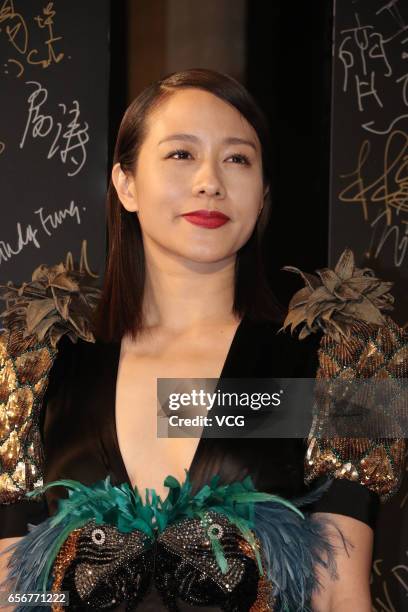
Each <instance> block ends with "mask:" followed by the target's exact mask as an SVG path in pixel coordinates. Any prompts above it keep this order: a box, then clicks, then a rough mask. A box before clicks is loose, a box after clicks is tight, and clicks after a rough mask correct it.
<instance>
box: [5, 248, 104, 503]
mask: <svg viewBox="0 0 408 612" xmlns="http://www.w3.org/2000/svg"><path fill="white" fill-rule="evenodd" d="M96 277H97V276H96V275H95V274H93V273H92V272H91V271H90V270H89V266H88V263H87V257H86V241H84V242H83V244H82V251H81V261H80V265H79V269H75V268H74V264H73V259H72V255H71V253H68V254H67V257H66V261H65V264H64V263H59V264H57V265H55V266H52V267H47V266H45V265H41V266H39V267H38V268H36V270H34V272H33V275H32V280H31V282H29V283H23V284H22V285H21V287H15V286H14V285H13V283H12V282H9V283H7V285H0V287H1V288H2V289H3V291H4V294H3V299H4V300H5V302H6V310H4V311H3V312H2V313H1V314H0V317H1V320H2V327H3V330H2V332H1V333H0V503H2V504H8V503H13V502H16V501H18V500H21V499H23V498H24V496H25V493H26V492H28V491H32V490H33V489H35V488H37V487H41V486H42V484H43V480H42V464H43V451H42V447H41V436H40V430H39V422H40V419H39V417H40V412H41V403H42V399H43V396H44V393H45V391H46V388H47V385H48V376H49V373H50V370H51V367H52V364H53V362H54V360H55V358H56V356H57V352H58V349H57V343H58V340H59V339H60V338H61V337H62V336H63V335H68V336H69V338H70V339H71V341H72V342H76V341H77V339H78V338H81V339H83V340H85V341H88V342H94V336H93V334H92V330H91V323H90V321H91V313H92V311H93V310H94V308H95V306H96V303H97V301H98V299H99V296H100V289H98V288H97V287H93V286H92V282H91V281H92V280H93V279H95V278H96Z"/></svg>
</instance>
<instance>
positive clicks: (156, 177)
mask: <svg viewBox="0 0 408 612" xmlns="http://www.w3.org/2000/svg"><path fill="white" fill-rule="evenodd" d="M189 185H190V183H189V180H188V177H187V176H186V173H182V172H180V170H178V169H177V168H173V169H172V168H171V167H170V164H169V165H166V164H163V166H161V165H160V164H159V165H155V166H154V167H150V168H149V169H146V171H145V172H144V173H143V174H142V176H141V179H140V181H139V182H138V185H137V196H138V200H139V209H140V211H143V213H144V214H145V215H147V214H150V213H153V212H157V211H158V210H159V209H160V210H161V212H164V211H168V213H169V218H170V216H171V213H173V214H174V213H175V212H176V213H177V212H178V208H180V203H181V201H182V200H181V198H182V196H184V195H185V194H186V193H187V192H188V189H189Z"/></svg>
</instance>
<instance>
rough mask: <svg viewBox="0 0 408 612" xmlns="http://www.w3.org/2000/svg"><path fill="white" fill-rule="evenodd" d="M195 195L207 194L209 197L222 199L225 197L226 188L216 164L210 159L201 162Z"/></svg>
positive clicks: (195, 183) (195, 185) (196, 179)
mask: <svg viewBox="0 0 408 612" xmlns="http://www.w3.org/2000/svg"><path fill="white" fill-rule="evenodd" d="M193 195H194V196H196V197H202V196H206V197H209V198H217V199H222V198H224V197H225V189H224V186H223V184H222V180H221V179H220V177H219V174H218V172H217V169H216V167H215V164H213V163H212V162H210V161H208V162H206V163H203V164H201V166H200V169H199V170H198V172H197V173H196V175H195V180H194V186H193Z"/></svg>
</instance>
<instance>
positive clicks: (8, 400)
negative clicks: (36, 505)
mask: <svg viewBox="0 0 408 612" xmlns="http://www.w3.org/2000/svg"><path fill="white" fill-rule="evenodd" d="M56 354H57V351H56V349H53V348H51V347H50V346H48V345H47V344H41V343H39V342H38V340H37V339H36V338H35V337H33V336H29V337H26V338H24V336H23V332H22V330H21V329H12V330H10V331H8V330H7V331H4V332H3V333H2V334H1V335H0V503H2V504H10V503H14V502H16V501H19V500H21V499H23V498H24V496H25V493H26V492H27V491H32V490H34V489H36V488H38V487H41V486H42V484H43V473H42V465H43V450H42V444H41V436H40V431H39V417H40V411H41V402H42V398H43V396H44V393H45V390H46V388H47V385H48V374H49V371H50V369H51V366H52V364H53V361H54V359H55V357H56Z"/></svg>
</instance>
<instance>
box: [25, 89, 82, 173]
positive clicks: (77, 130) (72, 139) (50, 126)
mask: <svg viewBox="0 0 408 612" xmlns="http://www.w3.org/2000/svg"><path fill="white" fill-rule="evenodd" d="M26 84H27V85H34V86H35V90H34V91H33V92H32V93H31V94H30V95H29V96H28V98H27V102H28V115H27V121H26V125H25V129H24V133H23V136H22V138H21V141H20V148H21V149H22V148H24V145H25V143H26V140H27V137H28V135H29V134H30V135H31V137H32V138H33V139H36V138H46V137H47V136H49V135H51V133H52V132H54V133H53V140H52V142H51V145H50V148H49V150H48V154H47V159H51V158H52V157H54V155H55V154H56V153H57V152H59V157H60V159H61V161H62V163H63V164H65V163H67V162H70V164H71V166H72V167H74V168H75V170H73V171H71V172H67V175H68V176H75V175H76V174H78V173H79V172H80V171H81V169H82V168H83V166H84V164H85V162H86V159H87V150H86V144H87V143H88V142H89V139H90V137H89V134H88V129H89V125H88V123H87V122H86V121H85V122H84V123H83V124H81V123H80V122H79V117H80V114H81V112H80V108H79V102H78V100H73V102H72V106H71V108H70V109H69V110H68V111H67V106H66V105H65V104H62V103H60V104H58V106H59V107H60V108H61V109H62V114H63V115H68V116H71V117H72V118H71V120H70V121H69V122H68V123H67V125H66V126H65V128H64V131H63V127H62V123H61V122H59V121H56V120H55V119H54V117H53V116H52V115H47V114H43V112H42V107H43V105H44V104H45V102H46V101H47V98H48V91H47V89H46V88H45V87H43V86H42V85H41V84H40V83H38V82H37V81H27V82H26ZM74 153H75V155H74Z"/></svg>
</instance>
